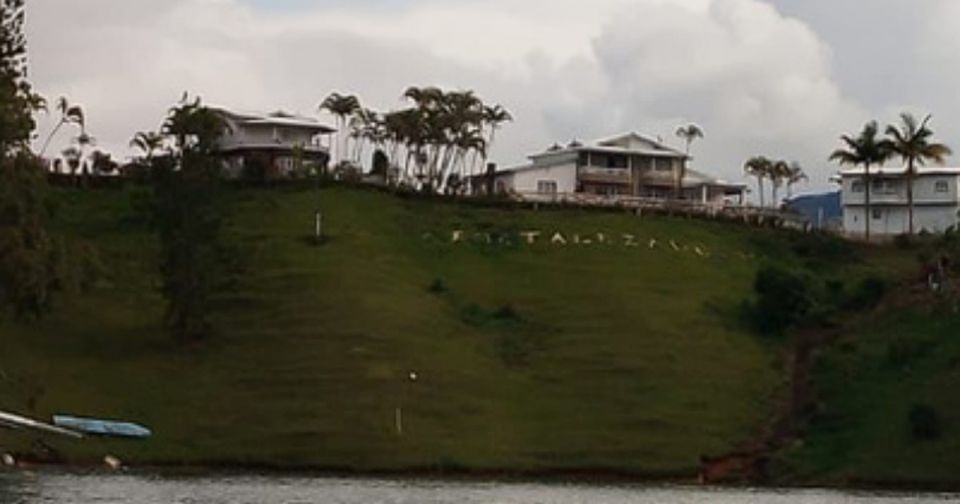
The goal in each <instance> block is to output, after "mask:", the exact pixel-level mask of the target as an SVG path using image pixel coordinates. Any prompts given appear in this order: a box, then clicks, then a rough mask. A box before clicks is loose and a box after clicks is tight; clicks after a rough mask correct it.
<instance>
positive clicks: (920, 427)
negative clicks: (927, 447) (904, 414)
mask: <svg viewBox="0 0 960 504" xmlns="http://www.w3.org/2000/svg"><path fill="white" fill-rule="evenodd" d="M910 430H911V433H912V434H913V439H915V440H917V441H933V440H935V439H939V438H940V436H941V435H942V434H943V426H942V424H941V422H940V415H939V414H938V413H937V410H935V409H933V407H932V406H928V405H926V404H915V405H914V406H913V408H911V409H910Z"/></svg>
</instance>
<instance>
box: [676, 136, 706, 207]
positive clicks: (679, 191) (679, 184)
mask: <svg viewBox="0 0 960 504" xmlns="http://www.w3.org/2000/svg"><path fill="white" fill-rule="evenodd" d="M677 136H678V137H680V138H682V139H683V141H684V143H685V144H686V146H687V150H686V153H687V159H685V160H683V162H681V163H680V170H679V171H678V172H677V181H676V188H675V189H676V191H675V192H676V195H677V198H680V197H681V196H682V195H683V179H685V178H687V162H688V161H689V160H690V147H691V146H692V145H693V142H694V141H696V140H697V139H699V138H703V136H704V131H703V128H701V127H700V126H697V125H696V124H693V123H690V124H688V125H686V126H681V127H679V128H677Z"/></svg>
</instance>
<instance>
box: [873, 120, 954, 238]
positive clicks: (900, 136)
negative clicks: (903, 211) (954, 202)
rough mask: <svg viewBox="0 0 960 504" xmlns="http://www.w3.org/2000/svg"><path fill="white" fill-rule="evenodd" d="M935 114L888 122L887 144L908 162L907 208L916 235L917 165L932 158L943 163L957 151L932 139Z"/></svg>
mask: <svg viewBox="0 0 960 504" xmlns="http://www.w3.org/2000/svg"><path fill="white" fill-rule="evenodd" d="M931 119H932V117H931V116H930V115H927V116H926V117H925V118H924V119H923V121H920V122H918V121H917V119H916V117H914V116H913V115H911V114H907V113H904V114H901V115H900V125H899V126H894V125H890V126H887V140H885V141H884V145H885V146H886V148H887V149H889V150H890V151H892V152H893V153H895V154H896V155H898V156H900V158H901V159H902V160H903V162H904V163H906V165H907V166H906V168H907V171H906V178H907V208H908V210H909V217H908V221H909V222H908V226H909V234H911V235H913V232H914V223H913V210H914V204H913V183H914V180H915V179H916V177H917V165H918V164H919V165H921V166H923V165H925V164H926V163H927V162H928V161H934V162H937V163H942V162H943V161H944V159H945V158H946V157H947V156H949V155H950V154H952V153H953V152H952V151H951V150H950V148H949V147H947V146H946V145H944V144H941V143H936V142H932V141H931V140H930V139H931V137H933V130H931V129H930V128H929V127H928V125H929V124H930V120H931Z"/></svg>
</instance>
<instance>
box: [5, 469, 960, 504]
mask: <svg viewBox="0 0 960 504" xmlns="http://www.w3.org/2000/svg"><path fill="white" fill-rule="evenodd" d="M927 502H931V503H938V504H939V503H960V496H958V495H906V494H900V495H897V494H887V495H871V494H866V493H862V494H850V493H838V492H823V491H802V492H780V493H778V492H766V491H764V492H759V491H758V492H750V491H732V490H715V491H702V490H699V489H683V488H645V487H591V486H579V485H540V484H502V483H450V482H430V481H387V480H352V479H308V478H274V477H229V478H226V477H225V478H189V479H169V478H152V477H143V476H72V475H59V474H30V473H0V504H39V503H57V504H60V503H63V504H94V503H95V504H114V503H118V504H119V503H123V504H308V503H309V504H313V503H318V504H319V503H330V504H373V503H376V504H454V503H456V504H621V503H630V504H654V503H656V504H660V503H670V504H674V503H676V504H701V503H710V504H835V503H836V504H901V503H910V504H913V503H916V504H919V503H927Z"/></svg>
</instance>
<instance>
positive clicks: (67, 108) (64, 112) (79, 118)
mask: <svg viewBox="0 0 960 504" xmlns="http://www.w3.org/2000/svg"><path fill="white" fill-rule="evenodd" d="M57 111H59V112H60V121H59V122H57V125H56V126H55V127H54V128H53V131H51V132H50V135H49V136H47V140H46V141H45V142H44V143H43V148H42V149H40V156H43V155H44V154H46V152H47V149H48V148H49V147H50V142H51V141H53V138H54V137H55V136H56V135H57V133H58V132H59V131H60V128H62V127H63V126H64V125H67V124H76V125H77V126H79V127H80V133H81V134H83V132H84V131H86V125H87V123H86V118H85V116H84V113H83V108H82V107H81V106H79V105H71V104H70V102H69V101H68V100H67V98H66V97H64V96H61V97H60V99H59V100H57Z"/></svg>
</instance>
